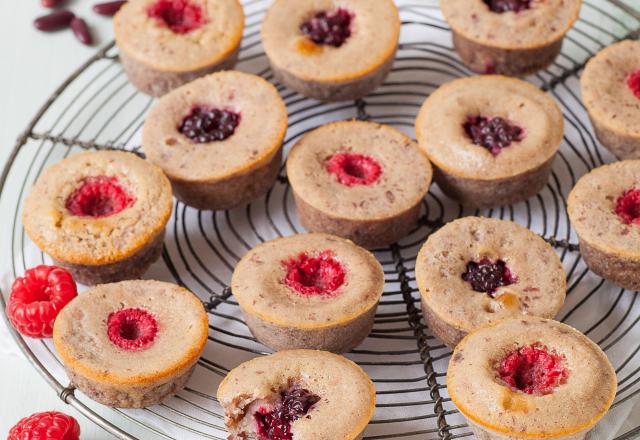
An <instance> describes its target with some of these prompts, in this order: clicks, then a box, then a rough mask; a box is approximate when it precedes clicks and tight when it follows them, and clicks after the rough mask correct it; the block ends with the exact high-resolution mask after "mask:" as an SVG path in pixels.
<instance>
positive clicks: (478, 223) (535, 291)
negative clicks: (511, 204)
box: [415, 217, 567, 347]
mask: <svg viewBox="0 0 640 440" xmlns="http://www.w3.org/2000/svg"><path fill="white" fill-rule="evenodd" d="M415 271H416V282H417V284H418V288H419V289H420V295H421V296H422V312H423V316H424V319H425V322H426V323H427V325H428V326H429V328H430V329H431V331H432V332H433V333H434V334H435V335H436V336H437V337H438V338H440V339H441V340H442V341H443V342H444V343H445V344H447V345H448V346H450V347H455V345H456V344H457V343H458V342H460V340H461V339H462V338H463V337H464V336H465V335H466V334H467V333H469V332H471V331H473V330H475V329H476V328H478V327H481V326H483V325H485V324H488V323H492V322H496V321H499V320H502V319H506V318H512V317H519V316H524V315H534V316H541V317H543V318H553V317H554V316H555V315H556V314H557V313H558V311H559V310H560V308H561V307H562V304H563V303H564V299H565V296H566V288H567V283H566V274H565V272H564V269H563V267H562V263H561V261H560V258H559V257H558V256H557V254H556V253H555V252H554V250H553V249H552V248H551V246H550V245H548V244H547V243H546V242H545V241H544V240H543V239H542V238H540V237H539V236H537V235H536V234H534V233H533V232H531V231H530V230H528V229H527V228H524V227H522V226H520V225H518V224H516V223H513V222H510V221H504V220H497V219H490V218H482V217H464V218H461V219H459V220H455V221H453V222H450V223H447V224H446V225H445V226H444V227H442V228H441V229H440V230H438V231H437V232H435V233H434V234H432V235H431V236H430V237H429V239H428V240H427V242H426V243H425V244H424V246H423V247H422V249H420V253H419V254H418V259H417V261H416V269H415Z"/></svg>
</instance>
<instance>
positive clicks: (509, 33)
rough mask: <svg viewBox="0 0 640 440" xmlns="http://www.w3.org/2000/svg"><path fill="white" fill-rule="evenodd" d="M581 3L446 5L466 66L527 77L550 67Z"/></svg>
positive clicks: (477, 0)
mask: <svg viewBox="0 0 640 440" xmlns="http://www.w3.org/2000/svg"><path fill="white" fill-rule="evenodd" d="M581 5H582V0H544V1H539V0H455V1H452V0H441V1H440V9H441V10H442V13H443V14H444V17H445V19H446V20H447V22H448V23H449V26H451V29H452V31H453V44H454V46H455V48H456V50H457V51H458V54H459V55H460V58H462V61H464V63H465V64H466V65H467V66H468V67H469V68H470V69H472V70H474V71H476V72H478V73H499V74H501V75H510V76H524V75H528V74H531V73H535V72H536V71H538V70H541V69H544V68H545V67H547V66H549V65H550V64H551V63H552V62H553V60H555V58H556V57H557V56H558V54H559V53H560V50H561V49H562V40H563V39H564V36H565V34H566V33H567V32H568V31H569V29H571V27H572V26H573V23H574V22H575V21H576V19H577V18H578V14H579V13H580V6H581Z"/></svg>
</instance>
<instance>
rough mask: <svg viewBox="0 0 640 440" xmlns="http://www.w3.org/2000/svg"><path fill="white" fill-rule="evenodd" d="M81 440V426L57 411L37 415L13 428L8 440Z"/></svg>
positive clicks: (27, 418) (23, 420)
mask: <svg viewBox="0 0 640 440" xmlns="http://www.w3.org/2000/svg"><path fill="white" fill-rule="evenodd" d="M40 439H42V440H79V439H80V425H79V424H78V421H77V420H76V419H74V418H73V417H71V416H68V415H66V414H63V413H61V412H57V411H47V412H41V413H35V414H32V415H30V416H29V417H25V418H24V419H22V420H20V421H19V422H18V423H16V425H15V426H14V427H13V428H11V430H10V431H9V435H8V437H7V440H40Z"/></svg>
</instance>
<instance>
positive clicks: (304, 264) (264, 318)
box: [231, 234, 384, 353]
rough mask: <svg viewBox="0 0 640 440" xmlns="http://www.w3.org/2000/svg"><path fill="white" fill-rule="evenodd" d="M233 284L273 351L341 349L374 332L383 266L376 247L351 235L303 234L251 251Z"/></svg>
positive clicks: (248, 316)
mask: <svg viewBox="0 0 640 440" xmlns="http://www.w3.org/2000/svg"><path fill="white" fill-rule="evenodd" d="M231 287H232V291H233V295H234V297H235V298H236V300H237V301H238V303H239V304H240V308H241V309H242V312H243V314H244V316H245V320H246V323H247V325H248V326H249V328H250V329H251V332H252V333H253V335H254V336H255V337H256V339H258V341H260V342H262V343H263V344H265V345H267V346H268V347H270V348H272V349H274V350H286V349H297V348H306V349H317V350H326V351H332V352H336V353H341V352H346V351H349V350H351V349H352V348H354V347H356V346H357V345H358V344H360V342H362V340H363V339H365V338H366V337H367V335H368V334H369V332H370V331H371V327H372V326H373V321H374V318H375V314H376V309H377V307H378V301H379V299H380V297H381V295H382V291H383V289H384V272H383V270H382V266H381V265H380V263H378V261H377V260H376V259H375V257H374V256H373V255H372V254H371V253H370V252H368V251H366V250H365V249H362V248H360V247H359V246H356V245H355V244H353V243H352V242H350V241H349V240H345V239H343V238H340V237H336V236H333V235H327V234H298V235H294V236H291V237H285V238H278V239H275V240H271V241H268V242H266V243H263V244H261V245H259V246H257V247H255V248H254V249H252V250H251V251H249V252H248V253H247V254H246V255H245V256H244V257H243V258H242V260H240V262H239V263H238V265H237V266H236V268H235V270H234V272H233V278H232V280H231Z"/></svg>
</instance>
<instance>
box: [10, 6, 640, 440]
mask: <svg viewBox="0 0 640 440" xmlns="http://www.w3.org/2000/svg"><path fill="white" fill-rule="evenodd" d="M268 4H269V1H268V0H248V1H245V2H244V5H245V8H246V16H247V26H246V31H245V36H244V40H243V47H242V52H241V60H240V63H239V65H238V67H237V68H238V69H239V70H243V71H247V72H252V73H256V74H258V75H261V76H263V77H265V78H266V79H269V80H273V77H272V73H271V71H270V69H269V68H268V63H267V60H266V58H265V56H264V53H263V51H262V47H261V45H260V35H259V28H260V23H261V20H262V16H263V13H264V11H265V9H266V8H267V7H268ZM398 5H399V6H400V10H401V17H402V23H403V32H402V38H401V45H400V49H399V51H398V55H397V61H396V63H395V66H394V69H393V72H392V74H391V75H390V77H389V78H388V80H387V81H386V83H385V84H384V85H383V86H382V87H380V88H379V89H378V90H377V91H375V92H374V93H372V94H371V95H370V96H368V97H366V98H365V99H363V100H358V101H356V102H344V103H335V104H322V103H319V102H316V101H313V100H309V99H305V98H303V97H301V96H300V95H297V94H295V93H292V92H290V91H289V90H286V89H285V88H283V87H279V90H280V92H281V93H282V96H283V98H284V99H285V101H286V103H287V106H288V110H289V115H290V125H289V131H288V135H287V138H286V142H285V148H286V150H287V151H288V149H289V148H290V147H291V145H292V144H293V143H295V142H296V140H297V139H298V138H299V137H300V136H301V135H303V134H304V133H305V132H307V131H309V130H310V129H312V128H314V127H316V126H318V125H320V124H322V123H325V122H328V121H331V120H339V119H348V118H359V119H365V120H374V121H377V122H380V123H385V124H391V125H393V126H395V127H397V128H399V129H401V130H403V131H405V132H407V133H408V134H411V135H413V123H414V118H415V115H416V113H417V111H418V109H419V107H420V105H421V104H422V102H423V101H424V99H425V97H426V96H428V95H429V94H430V93H431V92H433V91H434V90H435V89H436V88H437V87H438V85H439V84H442V83H443V82H445V81H447V80H451V79H453V78H458V77H462V76H466V75H470V74H471V72H469V71H468V70H467V69H466V68H465V67H464V65H463V64H462V63H461V62H460V60H459V58H458V57H457V55H456V54H455V52H454V51H453V49H452V46H451V42H450V41H451V35H450V31H449V29H448V27H447V24H446V22H445V21H444V20H443V18H442V16H441V14H440V12H439V9H438V4H437V0H407V1H404V0H398ZM639 6H640V3H638V0H584V6H583V9H582V13H581V18H580V20H579V21H578V22H577V23H576V25H575V27H574V28H573V29H572V30H571V31H570V32H569V34H568V36H567V38H566V40H565V45H564V49H563V52H562V54H561V55H560V56H559V57H558V59H557V60H556V62H555V63H554V64H553V65H552V66H551V67H549V68H548V69H546V70H545V71H543V72H540V73H538V74H536V75H534V76H532V77H530V78H529V80H530V81H532V82H533V83H535V84H537V85H538V86H540V87H541V88H542V89H544V90H546V91H549V92H550V93H551V94H552V95H553V96H554V97H555V98H556V99H557V101H558V102H559V104H560V105H561V107H562V110H563V112H564V115H565V121H566V134H565V138H564V142H563V145H562V147H561V150H560V153H559V155H558V158H557V159H556V161H555V163H554V168H553V174H552V177H551V179H550V181H549V183H548V185H547V187H546V188H545V190H544V191H543V192H542V193H541V194H539V195H538V196H536V197H534V198H532V199H530V200H528V201H526V202H523V203H518V204H516V205H513V206H505V207H502V208H499V209H492V210H483V211H473V210H468V209H463V208H462V207H461V206H459V205H457V204H455V203H454V202H452V201H451V200H448V199H447V198H446V197H444V196H443V195H442V193H441V192H440V191H439V189H438V188H437V186H434V187H433V188H432V190H431V192H430V193H429V195H428V196H427V197H426V199H425V200H424V213H423V214H424V215H423V217H422V220H421V225H420V227H419V228H418V229H417V230H415V231H414V232H413V233H412V234H411V235H410V236H409V237H407V238H406V239H404V240H402V241H401V242H400V243H397V244H395V245H393V246H391V247H389V248H386V249H380V250H377V251H376V252H375V254H376V257H377V258H378V259H379V260H380V262H381V263H382V264H383V267H384V272H385V277H386V290H385V292H384V295H383V297H382V300H381V302H380V307H379V308H378V313H377V315H376V319H375V325H374V329H373V331H372V333H371V335H369V337H368V338H367V340H366V341H365V342H364V343H363V344H362V345H361V346H360V347H358V348H357V349H355V350H353V351H352V352H351V353H349V354H348V357H350V358H351V359H353V360H355V361H356V362H358V363H359V364H360V365H361V366H362V367H363V368H364V369H365V370H366V371H367V372H368V373H369V375H370V376H371V377H372V379H373V380H374V382H375V384H376V388H377V395H378V404H377V406H376V413H375V416H374V418H373V420H372V421H371V424H370V425H369V426H368V428H367V430H366V432H365V434H364V438H365V439H368V440H374V439H399V438H402V439H443V440H447V439H454V438H459V437H468V436H471V435H472V434H471V432H470V430H469V428H468V426H467V425H466V423H465V421H464V418H463V417H461V415H460V414H459V413H458V411H457V410H456V408H455V407H454V405H453V404H452V403H451V401H450V399H449V398H448V395H447V390H446V385H445V381H444V376H445V374H446V368H447V363H448V359H449V356H450V354H451V351H450V350H449V349H448V348H446V347H445V346H444V345H443V344H442V343H441V342H440V341H438V340H437V339H435V338H434V337H433V336H431V334H430V333H429V330H428V329H427V328H426V327H425V326H424V324H423V322H422V318H421V313H420V310H419V301H420V299H419V293H418V290H417V288H416V286H415V273H414V266H415V259H416V255H417V252H418V250H419V248H420V246H421V244H422V243H423V242H424V241H425V239H426V238H427V236H428V235H429V234H430V233H432V232H433V231H434V230H436V229H437V228H438V227H440V226H441V225H442V224H444V223H446V222H447V221H450V220H452V219H454V218H457V217H461V216H465V215H483V216H490V217H498V218H505V219H510V220H513V221H517V222H518V223H520V224H523V225H526V226H527V227H529V228H530V229H532V230H533V231H535V232H537V233H538V234H540V235H541V236H542V237H544V238H545V239H546V240H547V241H548V242H549V243H550V244H551V245H553V246H554V247H555V248H556V250H557V252H558V253H559V255H560V256H561V258H562V261H563V263H564V266H565V268H566V270H567V274H568V286H569V288H568V296H567V303H566V304H565V307H564V308H563V310H562V311H561V313H560V315H559V317H558V319H560V320H562V321H564V322H567V323H569V324H571V325H573V326H575V327H577V328H578V329H580V330H581V331H583V332H584V333H586V334H587V335H588V336H589V337H591V338H592V339H594V340H595V341H596V342H597V343H599V344H600V346H601V347H602V348H603V349H604V350H605V352H606V353H607V354H608V356H609V358H610V359H611V360H612V362H613V363H614V366H615V368H616V371H617V374H618V384H619V389H618V395H617V397H616V400H615V403H614V408H613V409H612V412H611V415H610V416H609V417H607V418H606V419H605V422H604V423H603V425H604V426H605V428H604V429H601V430H600V432H601V433H602V435H601V438H603V439H604V438H607V439H608V438H614V437H615V436H616V435H617V437H616V438H617V439H627V438H632V437H635V436H638V435H640V420H637V419H636V420H631V417H630V416H629V414H630V413H631V411H632V408H633V406H634V405H637V406H640V301H639V298H638V292H627V291H624V290H621V289H620V288H617V287H615V286H613V285H611V284H609V283H607V282H605V281H604V280H602V279H600V278H599V277H597V276H596V275H594V274H593V273H591V272H590V271H588V269H587V268H586V266H585V265H584V263H583V261H582V259H581V257H580V254H579V249H578V246H577V240H576V236H575V234H574V232H573V231H572V229H571V226H570V224H569V219H568V216H567V213H566V209H565V208H566V207H565V200H566V196H567V195H568V193H569V191H570V189H571V188H572V187H573V185H574V184H575V182H576V180H577V179H578V178H579V177H580V176H581V175H583V174H585V173H586V172H588V171H589V170H590V169H592V168H595V167H597V166H599V165H601V164H603V163H605V162H608V161H612V160H613V158H612V157H611V156H610V155H609V154H608V153H607V152H606V150H604V149H603V148H601V146H599V145H598V143H597V141H596V139H595V137H594V135H593V133H592V131H591V127H590V124H589V122H588V116H587V114H586V112H585V109H584V107H583V106H582V104H581V102H580V98H579V83H578V76H579V74H580V72H581V71H582V69H583V67H584V65H585V63H586V61H587V60H588V59H589V58H590V57H592V56H593V55H594V54H595V53H596V52H597V51H598V50H600V49H601V48H603V47H605V46H607V45H609V44H611V43H613V42H615V41H618V40H621V39H624V38H638V35H639V32H640V14H639V13H638V12H637V10H635V9H633V8H637V7H639ZM152 103H153V99H152V98H149V97H147V96H144V95H142V94H140V93H138V92H137V91H136V90H135V89H134V88H133V87H132V86H131V85H130V84H129V83H128V81H127V79H126V77H125V75H124V72H123V70H122V67H121V65H120V63H119V61H118V51H117V49H116V48H115V47H114V46H113V44H112V45H110V46H108V47H106V48H105V49H103V50H101V51H99V52H98V53H97V54H96V55H95V56H94V57H93V58H91V59H90V60H89V61H88V62H87V63H85V64H84V65H83V66H81V67H80V68H79V69H78V70H77V71H76V72H74V73H73V74H72V75H71V76H70V77H69V78H68V79H67V80H66V81H65V82H64V83H63V84H62V85H61V86H60V88H59V89H58V90H57V91H56V92H55V93H54V94H53V95H52V96H51V97H50V98H49V100H48V101H47V102H46V104H45V105H44V106H43V107H42V109H41V110H40V111H39V112H38V113H37V114H36V116H35V118H34V119H33V121H32V122H31V123H30V124H29V126H28V127H27V128H26V130H25V131H24V133H23V134H22V135H21V136H20V138H19V139H18V141H17V143H16V146H15V148H14V150H13V152H12V154H11V157H10V160H9V162H8V164H7V166H6V168H5V169H4V172H3V174H2V176H1V177H0V189H1V196H0V210H1V212H3V213H4V215H5V218H6V219H7V220H8V221H7V223H5V224H6V225H7V226H5V228H3V231H2V232H0V233H1V234H3V238H4V239H6V241H5V242H6V243H9V244H10V249H8V251H7V252H8V253H9V254H8V255H6V256H7V259H6V260H5V261H9V262H10V264H9V265H8V269H6V270H7V271H8V272H9V273H8V274H7V278H11V279H12V278H14V277H15V276H18V275H21V274H22V273H23V272H24V270H25V269H26V268H28V267H31V266H33V265H35V264H38V263H42V262H47V261H49V260H48V258H47V257H46V256H44V255H42V253H40V252H39V251H38V250H37V249H35V247H34V246H33V244H31V243H30V242H29V241H28V239H27V238H26V236H25V234H24V230H23V227H22V224H21V222H20V213H21V210H22V201H23V199H24V197H25V195H26V193H27V192H28V190H29V188H30V187H31V185H32V184H33V182H34V181H35V179H36V178H37V177H38V175H40V173H41V172H42V170H43V169H44V168H45V167H46V166H48V165H50V164H51V163H54V162H56V161H58V160H60V159H62V158H63V157H65V156H67V155H69V154H73V153H75V152H77V151H80V150H83V149H127V150H131V151H133V152H136V153H138V154H142V152H141V148H140V146H139V131H140V128H141V126H142V123H143V120H144V117H145V114H146V113H147V111H148V109H149V107H150V106H151V105H152ZM283 173H284V171H283V172H282V173H281V176H280V177H279V179H278V182H277V183H276V185H275V186H274V188H273V189H272V190H271V191H270V192H269V193H268V194H267V195H266V196H265V197H264V198H262V199H260V200H257V201H255V202H254V203H252V204H251V205H250V206H248V207H246V208H243V209H236V210H232V211H225V212H215V213H214V212H206V211H197V210H194V209H191V208H188V207H185V206H184V205H183V204H181V203H177V204H176V206H175V209H174V213H173V218H172V220H171V222H170V224H169V226H168V231H167V239H166V242H165V246H164V251H163V259H162V261H160V262H158V263H157V264H156V265H154V267H153V268H152V269H151V271H150V273H149V274H148V277H149V278H156V279H162V280H167V281H172V282H176V283H178V284H181V285H183V286H185V287H187V288H188V289H190V290H191V291H193V292H195V293H196V294H198V295H199V297H200V298H201V299H202V300H203V303H204V304H205V306H206V308H207V310H208V311H209V314H210V333H209V341H208V344H207V347H206V349H205V353H204V356H203V357H202V359H201V360H200V361H199V363H198V368H197V369H196V373H195V375H194V378H193V379H192V380H191V382H190V383H189V384H188V386H187V388H186V389H185V390H184V391H182V392H181V393H180V394H179V395H178V396H176V397H173V398H171V399H170V400H168V401H166V402H165V403H164V404H162V405H158V406H155V407H152V408H147V409H144V410H135V411H124V410H117V409H114V410H109V409H105V408H104V407H100V406H99V405H97V404H95V403H93V402H91V401H90V400H89V399H87V398H86V397H85V396H84V395H82V394H81V393H80V392H78V391H76V390H74V389H73V388H72V387H70V386H69V382H68V379H67V377H66V375H65V374H64V371H63V370H62V368H61V364H60V361H59V360H58V358H57V356H56V354H55V350H54V349H53V346H52V345H51V343H50V341H33V340H26V339H23V338H22V337H21V336H20V335H19V334H17V333H15V332H14V333H13V335H14V337H15V339H16V342H17V343H18V345H19V346H20V347H21V349H22V350H23V351H24V353H25V354H26V356H27V357H28V358H29V359H30V361H31V362H32V363H33V365H34V367H35V368H36V369H37V370H38V371H39V372H40V373H41V374H42V375H43V376H44V377H45V379H46V380H47V381H48V382H49V383H50V384H51V386H52V387H53V388H54V389H55V390H56V392H57V393H58V394H59V395H60V398H61V399H62V400H64V401H65V402H66V403H68V404H70V405H73V406H74V407H75V408H77V409H78V410H79V411H80V412H82V413H83V414H84V415H85V416H87V417H89V418H90V419H91V420H93V421H94V422H95V423H97V424H98V425H100V426H102V427H103V428H104V429H105V430H107V431H108V432H110V433H112V434H114V435H115V436H116V437H118V438H121V439H127V440H136V439H181V440H182V439H189V438H198V439H202V438H205V439H220V440H222V439H225V438H226V433H225V431H224V423H223V411H222V408H221V407H220V405H219V403H218V402H217V401H216V400H215V397H214V396H215V391H216V388H217V385H218V383H219V382H220V380H221V379H222V377H224V375H225V374H226V373H227V372H228V371H229V370H230V369H231V368H233V367H235V366H236V365H237V364H238V363H239V362H241V361H243V360H246V359H249V358H251V357H254V356H256V355H263V354H266V348H265V347H263V346H261V345H260V344H259V343H257V342H256V341H255V339H254V338H253V337H252V336H251V333H250V332H249V331H248V328H247V327H246V325H245V324H244V322H243V320H242V316H241V314H240V310H239V308H238V305H237V303H236V302H235V301H234V299H233V295H232V292H231V291H230V290H229V288H228V287H227V286H228V283H229V281H230V277H231V273H232V270H233V267H234V265H235V264H236V262H237V261H238V259H239V258H240V257H241V256H242V255H243V254H244V253H245V252H247V251H248V250H249V249H250V248H252V247H253V246H255V245H256V244H258V243H260V242H262V241H265V240H268V239H271V238H275V237H278V236H284V235H290V234H293V233H296V232H300V231H302V228H301V227H300V225H299V223H298V221H297V217H296V214H295V209H294V206H293V200H292V195H291V190H290V187H289V185H288V182H287V178H286V176H285V175H284V174H283ZM7 287H8V283H5V284H4V285H3V290H4V292H3V294H2V295H0V301H1V302H2V305H3V306H4V302H5V300H6V296H7V294H8V288H7ZM3 310H4V307H3ZM585 404H588V402H585ZM637 406H636V410H637ZM636 414H637V412H636ZM625 419H626V421H625ZM125 424H126V425H127V426H129V428H128V432H125V430H124V428H123V425H125ZM131 426H133V428H131ZM615 433H617V434H615ZM599 435H600V434H599ZM598 438H600V437H598Z"/></svg>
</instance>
